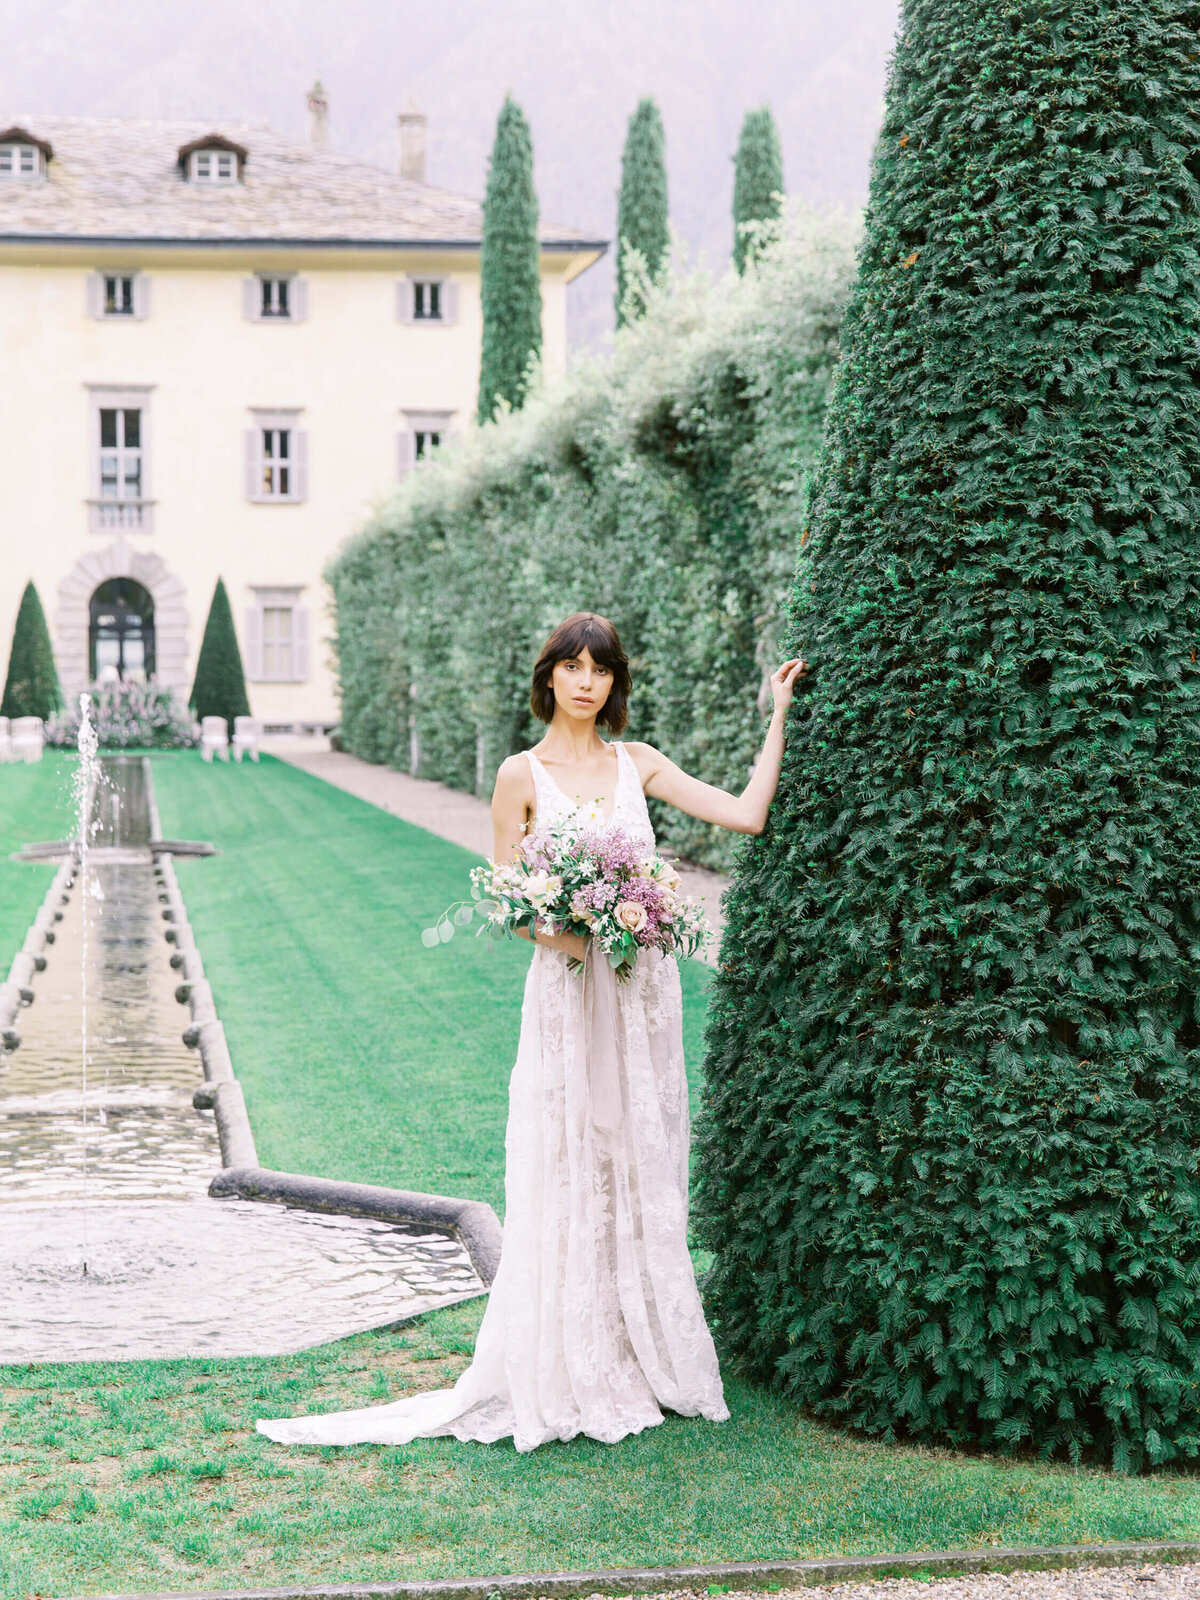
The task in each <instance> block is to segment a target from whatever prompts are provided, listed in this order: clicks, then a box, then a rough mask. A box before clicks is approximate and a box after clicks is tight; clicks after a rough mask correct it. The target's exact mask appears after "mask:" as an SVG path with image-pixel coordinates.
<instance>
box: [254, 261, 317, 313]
mask: <svg viewBox="0 0 1200 1600" xmlns="http://www.w3.org/2000/svg"><path fill="white" fill-rule="evenodd" d="M244 294H245V305H244V310H245V313H246V318H247V320H248V321H250V322H303V321H304V320H305V319H306V317H307V315H308V284H307V282H306V281H305V280H304V279H303V278H298V277H297V276H296V274H295V273H294V272H256V273H255V274H254V276H253V277H252V278H247V279H246V283H245V291H244Z"/></svg>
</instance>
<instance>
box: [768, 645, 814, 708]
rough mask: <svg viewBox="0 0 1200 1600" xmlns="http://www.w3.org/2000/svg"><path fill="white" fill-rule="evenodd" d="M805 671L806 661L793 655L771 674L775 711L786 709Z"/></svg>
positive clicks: (806, 667)
mask: <svg viewBox="0 0 1200 1600" xmlns="http://www.w3.org/2000/svg"><path fill="white" fill-rule="evenodd" d="M807 671H808V662H807V661H803V660H801V658H800V657H799V656H793V657H792V659H791V660H790V661H785V662H784V663H783V665H782V666H781V667H780V668H779V669H778V670H777V671H775V672H773V673H772V674H771V699H772V700H773V701H774V702H775V710H776V713H779V712H781V711H786V710H787V708H788V707H789V706H790V705H791V703H792V696H793V694H795V692H796V685H797V683H799V681H800V679H801V678H802V677H803V676H804V674H805V673H806V672H807Z"/></svg>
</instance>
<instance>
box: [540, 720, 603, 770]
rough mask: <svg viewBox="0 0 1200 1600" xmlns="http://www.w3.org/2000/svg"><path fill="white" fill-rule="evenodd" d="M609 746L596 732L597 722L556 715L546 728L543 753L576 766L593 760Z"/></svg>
mask: <svg viewBox="0 0 1200 1600" xmlns="http://www.w3.org/2000/svg"><path fill="white" fill-rule="evenodd" d="M607 748H608V746H607V745H606V744H605V742H604V740H603V739H602V738H601V737H600V735H599V734H598V733H597V732H596V722H595V719H594V718H593V719H592V720H591V721H589V722H576V721H575V720H574V719H573V718H569V717H562V718H561V719H560V718H559V716H558V715H555V718H554V720H553V722H551V724H550V726H549V727H548V728H547V730H546V737H545V739H544V741H543V754H544V755H548V756H549V757H550V759H551V760H552V761H561V762H562V763H563V765H564V766H576V765H580V764H582V763H583V762H585V761H592V760H594V759H595V758H596V756H598V755H600V754H601V753H602V752H603V751H605V750H607Z"/></svg>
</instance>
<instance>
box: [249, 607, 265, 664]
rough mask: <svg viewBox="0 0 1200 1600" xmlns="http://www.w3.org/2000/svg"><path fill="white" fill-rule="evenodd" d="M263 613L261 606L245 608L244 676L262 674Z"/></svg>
mask: <svg viewBox="0 0 1200 1600" xmlns="http://www.w3.org/2000/svg"><path fill="white" fill-rule="evenodd" d="M262 621H263V615H262V607H261V606H247V608H246V676H247V677H248V678H256V679H260V678H261V677H262V675H263V626H262Z"/></svg>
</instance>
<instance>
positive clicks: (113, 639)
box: [88, 578, 155, 683]
mask: <svg viewBox="0 0 1200 1600" xmlns="http://www.w3.org/2000/svg"><path fill="white" fill-rule="evenodd" d="M154 656H155V652H154V596H153V595H152V594H151V593H150V591H149V589H146V588H144V587H143V586H142V585H141V584H140V583H138V582H136V581H135V580H134V579H133V578H109V579H108V581H107V582H106V583H102V584H101V585H100V587H99V588H98V589H97V590H96V591H95V593H94V594H93V595H92V598H91V602H90V604H89V607H88V659H89V664H90V668H91V681H92V682H93V683H95V682H96V681H97V679H101V678H112V677H113V676H116V677H118V678H124V679H126V680H127V681H129V682H132V683H145V682H146V680H147V679H148V678H152V677H153V676H154V667H155V659H154Z"/></svg>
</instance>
